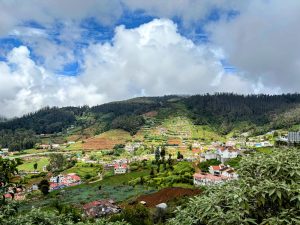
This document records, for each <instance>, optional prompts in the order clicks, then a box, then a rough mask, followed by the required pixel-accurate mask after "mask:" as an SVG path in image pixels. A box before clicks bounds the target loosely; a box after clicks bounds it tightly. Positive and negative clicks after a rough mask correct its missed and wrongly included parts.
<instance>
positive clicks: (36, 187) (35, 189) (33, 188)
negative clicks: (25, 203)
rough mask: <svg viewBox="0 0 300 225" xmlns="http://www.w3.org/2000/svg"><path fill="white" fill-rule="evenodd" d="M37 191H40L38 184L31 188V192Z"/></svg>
mask: <svg viewBox="0 0 300 225" xmlns="http://www.w3.org/2000/svg"><path fill="white" fill-rule="evenodd" d="M37 190H39V187H38V185H37V184H33V185H32V186H31V191H37Z"/></svg>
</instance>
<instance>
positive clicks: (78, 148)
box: [65, 141, 83, 151]
mask: <svg viewBox="0 0 300 225" xmlns="http://www.w3.org/2000/svg"><path fill="white" fill-rule="evenodd" d="M82 149H83V146H82V143H81V142H80V141H79V142H76V143H75V144H70V145H69V146H68V147H66V148H65V150H68V151H81V150H82Z"/></svg>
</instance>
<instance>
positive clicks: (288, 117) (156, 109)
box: [0, 93, 300, 150]
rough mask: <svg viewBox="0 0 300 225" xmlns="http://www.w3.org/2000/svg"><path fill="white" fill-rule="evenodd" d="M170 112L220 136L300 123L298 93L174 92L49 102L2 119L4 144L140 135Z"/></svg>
mask: <svg viewBox="0 0 300 225" xmlns="http://www.w3.org/2000/svg"><path fill="white" fill-rule="evenodd" d="M172 117H177V118H180V117H184V118H188V120H190V121H191V123H192V125H195V126H202V127H203V126H204V127H206V129H207V130H211V131H213V132H215V133H216V135H226V134H228V133H230V132H232V131H237V130H238V131H239V132H245V131H251V132H252V133H255V134H259V133H263V132H266V131H268V130H270V129H281V128H288V129H291V128H294V125H297V124H298V123H299V122H300V94H283V95H247V96H244V95H236V94H228V93H220V94H214V95H210V94H206V95H194V96H176V95H171V96H163V97H139V98H134V99H129V100H126V101H119V102H111V103H107V104H103V105H98V106H94V107H88V106H84V107H63V108H57V107H53V108H50V107H46V108H43V109H41V110H39V111H37V112H34V113H30V114H28V115H24V116H23V117H20V118H14V119H10V120H8V121H2V122H0V145H1V147H8V148H11V149H14V150H19V149H24V148H32V147H33V146H34V143H36V142H38V141H39V136H40V135H41V134H48V135H56V136H57V135H63V136H70V135H79V134H80V135H82V134H85V135H86V137H93V136H95V135H98V134H101V133H103V132H105V131H108V130H111V129H123V130H125V131H127V132H129V133H130V134H131V135H135V134H136V133H137V135H138V134H140V132H141V131H145V129H149V128H151V127H152V128H153V127H158V126H159V125H161V124H162V123H164V121H165V120H167V119H169V118H172ZM188 123H189V122H188ZM180 127H183V128H184V126H182V125H180V124H179V126H178V127H176V129H177V130H178V129H181V128H180ZM188 129H190V128H188ZM199 129H200V128H199ZM199 129H198V130H199ZM201 129H202V128H201ZM201 129H200V130H201ZM189 132H193V133H195V131H193V130H190V131H189ZM196 132H199V131H196ZM32 134H36V135H37V136H35V137H33V135H32ZM150 135H153V133H152V134H150Z"/></svg>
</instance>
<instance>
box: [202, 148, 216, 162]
mask: <svg viewBox="0 0 300 225" xmlns="http://www.w3.org/2000/svg"><path fill="white" fill-rule="evenodd" d="M201 156H202V157H204V158H205V160H210V159H216V158H217V152H216V151H215V150H211V151H207V152H205V153H203V154H201Z"/></svg>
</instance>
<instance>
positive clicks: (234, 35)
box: [208, 0, 300, 93]
mask: <svg viewBox="0 0 300 225" xmlns="http://www.w3.org/2000/svg"><path fill="white" fill-rule="evenodd" d="M241 2H244V1H241ZM239 8H240V15H239V16H237V17H236V18H235V19H233V20H229V21H228V20H223V21H221V22H217V23H215V24H213V25H210V26H209V27H208V30H209V31H210V32H211V34H212V41H213V42H214V43H215V44H216V45H218V46H220V47H222V48H223V50H224V53H225V57H226V58H227V59H228V61H229V62H230V63H231V64H233V65H234V66H235V67H237V68H238V69H239V70H241V71H243V76H244V77H246V78H247V79H249V80H250V81H252V82H253V83H257V84H258V85H257V86H256V89H257V90H258V91H260V92H261V91H263V92H267V91H269V90H276V92H295V91H298V92H299V85H298V84H299V82H300V76H299V74H300V45H299V40H300V29H298V28H299V21H300V14H299V11H300V1H294V0H288V1H280V0H273V1H262V0H253V1H248V3H247V7H245V6H243V7H239ZM273 92H274V91H272V92H271V93H273Z"/></svg>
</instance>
